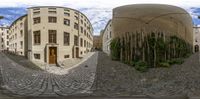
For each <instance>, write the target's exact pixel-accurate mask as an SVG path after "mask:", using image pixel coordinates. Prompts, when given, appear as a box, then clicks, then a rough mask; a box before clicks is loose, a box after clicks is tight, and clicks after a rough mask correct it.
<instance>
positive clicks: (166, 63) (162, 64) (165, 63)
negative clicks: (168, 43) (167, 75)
mask: <svg viewBox="0 0 200 99" xmlns="http://www.w3.org/2000/svg"><path fill="white" fill-rule="evenodd" d="M158 66H159V67H170V64H169V63H168V62H160V63H158Z"/></svg>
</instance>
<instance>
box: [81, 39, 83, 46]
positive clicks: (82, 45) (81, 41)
mask: <svg viewBox="0 0 200 99" xmlns="http://www.w3.org/2000/svg"><path fill="white" fill-rule="evenodd" d="M81 47H83V39H82V38H81Z"/></svg>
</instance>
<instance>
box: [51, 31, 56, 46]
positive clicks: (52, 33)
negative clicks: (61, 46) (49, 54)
mask: <svg viewBox="0 0 200 99" xmlns="http://www.w3.org/2000/svg"><path fill="white" fill-rule="evenodd" d="M49 43H56V30H49Z"/></svg>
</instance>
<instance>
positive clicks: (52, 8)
mask: <svg viewBox="0 0 200 99" xmlns="http://www.w3.org/2000/svg"><path fill="white" fill-rule="evenodd" d="M48 9H49V10H56V8H48Z"/></svg>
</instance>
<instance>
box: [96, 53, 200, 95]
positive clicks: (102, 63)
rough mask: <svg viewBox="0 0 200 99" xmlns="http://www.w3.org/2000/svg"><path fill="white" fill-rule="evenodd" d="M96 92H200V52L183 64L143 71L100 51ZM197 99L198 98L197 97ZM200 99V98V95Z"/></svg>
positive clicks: (112, 93) (135, 93) (188, 93)
mask: <svg viewBox="0 0 200 99" xmlns="http://www.w3.org/2000/svg"><path fill="white" fill-rule="evenodd" d="M94 85H95V86H93V88H94V89H95V90H94V93H93V94H94V95H97V96H98V95H99V96H111V95H112V96H131V95H157V96H158V95H169V96H171V95H187V96H190V97H193V96H197V97H199V95H200V65H199V55H198V53H196V54H194V55H192V56H191V57H189V58H188V59H187V60H186V61H185V62H184V63H183V64H182V65H173V66H172V67H170V68H154V69H150V70H149V71H148V72H146V73H140V72H138V71H136V70H135V69H134V68H133V67H131V66H128V65H126V64H123V63H121V62H117V61H112V60H111V59H110V58H109V57H108V56H107V55H106V54H104V53H101V52H100V53H99V58H98V65H97V74H96V78H95V84H94ZM195 99H196V98H195ZM199 99H200V97H199Z"/></svg>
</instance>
